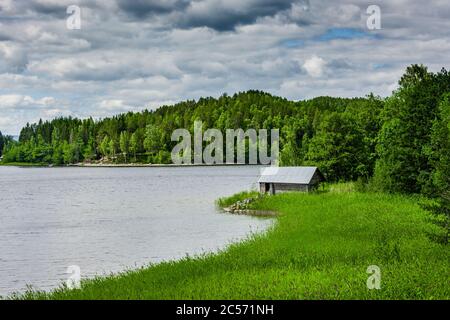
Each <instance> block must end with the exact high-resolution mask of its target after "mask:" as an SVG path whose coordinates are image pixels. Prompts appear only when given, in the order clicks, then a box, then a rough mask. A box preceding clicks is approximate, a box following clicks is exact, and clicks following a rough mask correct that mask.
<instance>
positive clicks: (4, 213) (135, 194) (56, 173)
mask: <svg viewBox="0 0 450 320" xmlns="http://www.w3.org/2000/svg"><path fill="white" fill-rule="evenodd" d="M259 172H260V168H259V167H256V166H239V167H236V166H233V167H182V168H175V167H174V168H17V167H0V295H8V294H11V293H12V292H14V291H18V292H22V291H23V290H24V289H25V288H26V285H32V286H33V287H34V288H35V289H40V290H49V289H52V288H55V287H57V286H58V285H60V284H61V283H62V282H64V281H65V280H66V279H67V278H68V277H69V275H68V274H67V273H66V271H67V268H68V267H69V266H71V265H77V266H79V267H80V269H81V275H82V278H87V277H92V276H94V275H102V274H106V273H111V272H120V271H124V270H127V269H130V268H136V267H140V266H144V265H146V264H148V263H149V262H160V261H163V260H171V259H179V258H182V257H184V256H186V255H187V254H189V255H196V254H200V253H204V252H211V251H217V250H220V249H223V248H225V247H226V246H227V245H228V244H230V243H231V242H232V241H239V240H241V239H244V238H246V237H247V236H248V235H249V234H251V233H252V232H259V231H262V230H265V229H266V228H267V227H268V226H270V224H271V223H272V221H271V220H268V219H260V218H255V217H249V216H236V215H230V214H225V213H222V212H220V211H218V210H217V209H216V207H215V203H214V201H215V200H216V199H217V198H218V197H222V196H227V195H231V194H233V193H236V192H239V191H243V190H247V189H249V188H252V187H255V186H256V181H257V179H258V175H259Z"/></svg>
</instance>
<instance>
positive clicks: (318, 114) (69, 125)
mask: <svg viewBox="0 0 450 320" xmlns="http://www.w3.org/2000/svg"><path fill="white" fill-rule="evenodd" d="M197 120H200V121H202V122H203V126H204V128H216V129H219V130H222V131H223V132H225V130H226V129H236V128H242V129H244V130H247V129H249V128H253V129H256V130H258V129H263V128H264V129H280V162H281V164H282V165H284V166H292V165H316V166H318V167H319V168H320V169H321V170H322V172H323V173H324V175H325V176H326V178H327V179H328V181H349V180H353V181H355V180H359V181H364V182H369V181H370V184H371V185H374V186H380V187H381V188H383V189H384V190H387V191H392V192H406V193H424V194H443V193H445V192H446V191H447V190H449V189H450V182H449V179H450V178H449V177H450V74H449V73H448V71H447V70H445V69H442V71H441V72H438V73H432V72H429V71H428V70H427V68H426V67H425V66H422V65H412V66H410V67H408V68H407V70H406V72H405V74H404V75H403V77H402V78H401V79H400V81H399V88H398V89H397V90H396V91H395V92H394V93H393V94H392V96H390V97H388V98H380V97H376V96H374V95H368V96H367V97H365V98H353V99H344V98H332V97H318V98H315V99H311V100H307V101H299V102H294V101H289V100H287V99H284V98H281V97H276V96H273V95H270V94H268V93H264V92H261V91H248V92H242V93H238V94H235V95H233V96H229V95H226V94H224V95H223V96H221V97H219V98H217V99H215V98H201V99H199V100H198V101H185V102H182V103H178V104H176V105H173V106H163V107H161V108H159V109H157V110H154V111H148V110H145V111H142V112H140V113H132V112H130V113H126V114H121V115H117V116H114V117H111V118H106V119H101V120H93V119H92V118H90V119H75V118H70V117H69V118H57V119H54V120H52V121H39V123H35V124H27V125H26V126H25V127H24V128H23V129H22V130H21V132H20V138H19V141H18V142H15V141H13V140H12V139H11V138H10V137H3V136H2V135H1V134H0V151H3V163H14V162H20V163H24V162H26V163H39V164H53V165H67V164H73V163H79V162H102V163H137V162H140V163H144V162H145V163H170V162H171V156H170V152H171V150H172V148H173V147H174V146H175V145H176V143H177V142H173V141H171V134H172V132H173V131H174V130H175V129H178V128H186V129H189V130H190V131H193V127H194V121H197Z"/></svg>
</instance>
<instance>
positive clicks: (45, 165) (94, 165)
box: [0, 162, 265, 168]
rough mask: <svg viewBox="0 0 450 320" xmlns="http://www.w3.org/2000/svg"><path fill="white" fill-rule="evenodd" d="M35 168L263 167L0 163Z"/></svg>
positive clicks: (228, 164)
mask: <svg viewBox="0 0 450 320" xmlns="http://www.w3.org/2000/svg"><path fill="white" fill-rule="evenodd" d="M1 166H3V167H36V168H69V167H72V168H188V167H242V166H258V167H264V166H265V165H262V164H239V163H224V164H157V163H142V164H140V163H117V164H116V163H110V164H108V163H92V164H89V163H74V164H68V165H59V166H58V165H51V164H39V163H15V162H11V163H0V167H1Z"/></svg>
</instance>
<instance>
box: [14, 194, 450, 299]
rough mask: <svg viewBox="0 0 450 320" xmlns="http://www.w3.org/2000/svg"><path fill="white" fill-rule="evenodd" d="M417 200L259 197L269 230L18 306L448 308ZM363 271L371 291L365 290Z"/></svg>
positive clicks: (443, 271)
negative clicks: (286, 303)
mask: <svg viewBox="0 0 450 320" xmlns="http://www.w3.org/2000/svg"><path fill="white" fill-rule="evenodd" d="M236 198H237V199H241V198H242V194H241V195H239V196H236V197H234V198H233V199H236ZM417 200H418V199H416V198H411V197H407V196H400V195H388V194H373V193H358V192H354V191H352V190H351V188H350V189H349V188H348V186H344V187H342V188H339V187H335V192H331V191H330V192H317V193H313V194H302V193H287V194H281V195H277V196H271V197H264V198H262V199H261V200H258V201H257V202H256V203H255V204H253V206H254V207H255V208H257V209H262V210H276V211H278V212H279V213H280V215H279V216H278V217H277V219H276V222H275V224H274V226H273V227H272V228H271V229H270V230H269V231H267V232H266V233H264V234H259V235H252V236H251V237H250V239H248V240H247V241H244V242H242V243H238V244H233V245H231V246H230V247H229V248H227V249H226V250H225V251H223V252H220V253H217V254H210V255H205V256H202V257H194V258H189V257H187V258H185V259H183V260H181V261H177V262H166V263H161V264H158V265H154V266H150V267H147V268H142V269H139V270H135V271H130V272H126V273H123V274H120V275H113V276H110V277H104V278H97V279H92V280H86V281H83V282H82V288H81V289H76V290H67V289H64V288H60V289H57V290H55V291H53V292H50V293H42V292H41V293H39V292H32V291H30V292H27V293H26V294H25V295H22V296H20V297H19V298H22V299H448V298H449V297H450V286H449V258H450V253H449V250H448V246H445V245H441V244H438V243H435V242H433V241H431V240H430V237H429V235H432V234H436V233H439V232H442V230H441V229H439V227H437V226H436V225H435V224H433V223H432V220H433V216H432V215H431V214H429V213H428V212H426V211H424V210H423V209H422V208H421V207H420V206H419V205H418V204H417V202H418V201H417ZM370 265H377V266H379V267H380V269H381V289H380V290H369V289H368V288H367V285H366V283H367V279H368V277H369V276H370V275H369V274H368V273H367V268H368V266H370Z"/></svg>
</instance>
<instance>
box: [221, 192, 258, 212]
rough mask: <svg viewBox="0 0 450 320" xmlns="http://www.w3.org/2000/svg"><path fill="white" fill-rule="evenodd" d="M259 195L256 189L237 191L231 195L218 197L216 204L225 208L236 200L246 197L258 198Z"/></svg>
mask: <svg viewBox="0 0 450 320" xmlns="http://www.w3.org/2000/svg"><path fill="white" fill-rule="evenodd" d="M258 197H259V192H257V191H243V192H240V193H237V194H235V195H232V196H231V197H225V198H220V199H219V200H217V205H218V206H219V207H220V208H225V207H229V206H231V205H232V204H235V203H236V202H238V201H242V200H245V199H248V198H255V199H256V198H258Z"/></svg>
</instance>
